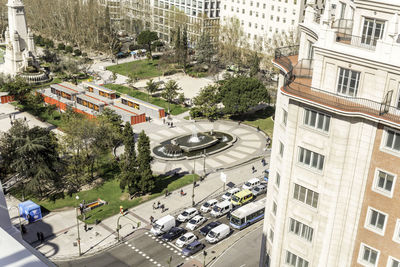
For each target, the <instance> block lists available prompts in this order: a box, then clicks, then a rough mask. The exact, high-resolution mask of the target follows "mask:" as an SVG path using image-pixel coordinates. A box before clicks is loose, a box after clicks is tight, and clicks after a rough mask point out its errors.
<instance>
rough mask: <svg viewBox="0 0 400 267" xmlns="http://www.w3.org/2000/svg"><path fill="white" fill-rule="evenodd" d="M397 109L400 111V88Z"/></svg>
mask: <svg viewBox="0 0 400 267" xmlns="http://www.w3.org/2000/svg"><path fill="white" fill-rule="evenodd" d="M397 108H398V109H400V88H399V94H398V97H397Z"/></svg>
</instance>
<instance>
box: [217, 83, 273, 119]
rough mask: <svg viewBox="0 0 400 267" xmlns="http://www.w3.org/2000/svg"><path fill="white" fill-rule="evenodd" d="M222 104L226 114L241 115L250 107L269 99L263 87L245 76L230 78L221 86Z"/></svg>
mask: <svg viewBox="0 0 400 267" xmlns="http://www.w3.org/2000/svg"><path fill="white" fill-rule="evenodd" d="M221 96H222V103H223V104H224V109H225V112H226V113H228V114H233V115H237V114H243V113H245V112H247V111H249V109H250V108H251V107H254V106H256V105H258V104H259V103H261V102H266V101H268V99H269V94H268V91H267V89H266V88H265V86H264V85H263V84H262V83H261V82H260V81H259V80H257V79H255V78H251V77H245V76H237V77H232V78H230V79H229V80H226V81H224V83H223V84H222V85H221Z"/></svg>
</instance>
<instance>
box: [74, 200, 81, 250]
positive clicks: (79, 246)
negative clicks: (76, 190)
mask: <svg viewBox="0 0 400 267" xmlns="http://www.w3.org/2000/svg"><path fill="white" fill-rule="evenodd" d="M75 198H76V200H79V196H78V195H76V197H75ZM75 210H76V228H77V229H78V239H77V241H78V249H79V256H81V255H82V252H81V236H80V234H79V219H78V207H76V208H75Z"/></svg>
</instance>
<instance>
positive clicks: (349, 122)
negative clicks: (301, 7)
mask: <svg viewBox="0 0 400 267" xmlns="http://www.w3.org/2000/svg"><path fill="white" fill-rule="evenodd" d="M272 2H273V1H272ZM275 2H276V1H275ZM399 12H400V1H399V0H354V1H350V0H340V1H332V2H329V1H327V3H326V8H325V11H324V13H323V15H322V17H321V19H320V22H317V21H316V20H315V17H316V16H315V11H314V9H313V8H311V7H307V8H306V12H305V19H304V23H302V24H300V27H299V29H300V32H301V35H300V47H299V48H296V47H292V48H285V49H278V50H277V51H276V54H275V60H274V64H275V65H276V67H278V68H279V69H280V72H281V75H280V80H279V89H278V97H277V105H276V116H275V127H274V141H273V146H272V155H271V169H270V173H271V179H270V183H269V188H268V195H267V201H266V217H265V221H264V229H263V244H262V249H261V260H260V266H296V267H298V266H301V267H310V266H323V267H325V266H389V267H395V266H400V209H399V206H400V205H399V204H400V185H399V180H398V179H397V178H398V177H399V175H400V38H399V37H400V35H399V34H400V28H399V17H398V13H399Z"/></svg>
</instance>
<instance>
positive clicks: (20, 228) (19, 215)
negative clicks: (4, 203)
mask: <svg viewBox="0 0 400 267" xmlns="http://www.w3.org/2000/svg"><path fill="white" fill-rule="evenodd" d="M12 208H16V209H17V211H18V220H19V231H20V232H21V234H22V222H21V214H20V213H19V208H18V207H17V206H12V207H9V208H8V210H11V209H12Z"/></svg>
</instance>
